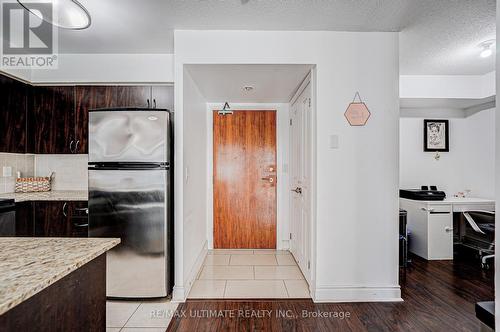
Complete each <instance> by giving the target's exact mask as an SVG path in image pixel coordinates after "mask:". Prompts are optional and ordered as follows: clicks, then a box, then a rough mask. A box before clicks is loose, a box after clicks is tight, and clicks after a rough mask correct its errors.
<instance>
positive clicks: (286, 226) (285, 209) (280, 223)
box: [207, 82, 300, 250]
mask: <svg viewBox="0 0 500 332" xmlns="http://www.w3.org/2000/svg"><path fill="white" fill-rule="evenodd" d="M299 83H300V82H297V85H298V84H299ZM229 103H230V106H231V110H238V109H240V110H276V142H277V145H276V147H277V148H276V154H277V155H276V175H277V184H278V185H277V188H276V191H277V193H276V200H277V211H276V221H277V227H276V228H277V230H276V235H277V237H276V240H277V249H278V250H286V249H289V240H290V235H289V234H290V218H289V215H290V201H289V198H290V195H289V188H290V185H289V172H288V169H289V165H288V156H289V150H290V149H289V146H290V138H289V137H290V125H289V119H290V114H289V105H288V104H284V103H274V104H269V103H264V104H262V103H255V104H253V103H233V102H232V101H231V100H229ZM223 106H224V102H222V103H208V104H207V142H208V163H207V179H208V186H207V198H208V205H207V208H208V211H207V216H208V224H207V239H208V247H209V248H210V249H212V248H213V131H212V128H213V117H212V111H213V110H220V109H222V107H223Z"/></svg>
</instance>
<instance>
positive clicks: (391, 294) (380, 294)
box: [313, 286, 403, 302]
mask: <svg viewBox="0 0 500 332" xmlns="http://www.w3.org/2000/svg"><path fill="white" fill-rule="evenodd" d="M313 300H314V302H401V301H403V299H402V298H401V289H400V287H399V286H393V287H352V286H317V287H316V289H315V291H314V296H313Z"/></svg>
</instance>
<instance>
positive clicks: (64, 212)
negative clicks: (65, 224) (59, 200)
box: [62, 202, 68, 217]
mask: <svg viewBox="0 0 500 332" xmlns="http://www.w3.org/2000/svg"><path fill="white" fill-rule="evenodd" d="M67 207H68V203H66V202H64V204H63V207H62V214H63V216H65V217H67V216H68V212H67V210H66V208H67Z"/></svg>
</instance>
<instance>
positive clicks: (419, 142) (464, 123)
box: [400, 109, 495, 199]
mask: <svg viewBox="0 0 500 332" xmlns="http://www.w3.org/2000/svg"><path fill="white" fill-rule="evenodd" d="M425 118H431V119H432V117H425ZM423 119H424V117H421V118H401V120H400V121H401V124H400V187H401V188H420V186H421V185H437V186H438V188H439V189H441V190H444V191H445V192H446V194H447V196H448V197H452V196H453V195H454V194H456V193H457V192H459V191H461V192H463V191H464V190H466V189H469V190H472V192H471V194H472V195H473V196H474V197H484V198H491V199H492V198H494V196H495V185H494V179H495V121H494V119H495V110H494V109H490V110H487V111H482V112H479V113H476V114H474V115H472V116H470V117H467V118H452V119H449V121H450V152H443V153H441V158H440V159H439V161H436V160H435V159H434V155H435V153H432V152H424V151H423V139H424V138H423V136H424V125H423V123H424V120H423Z"/></svg>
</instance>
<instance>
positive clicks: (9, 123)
mask: <svg viewBox="0 0 500 332" xmlns="http://www.w3.org/2000/svg"><path fill="white" fill-rule="evenodd" d="M28 87H29V86H28V85H27V84H24V83H22V82H19V81H16V80H14V79H12V78H10V77H7V76H4V75H0V133H1V135H2V137H1V139H0V152H10V153H26V152H29V151H28V150H27V135H28V129H27V102H28Z"/></svg>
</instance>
